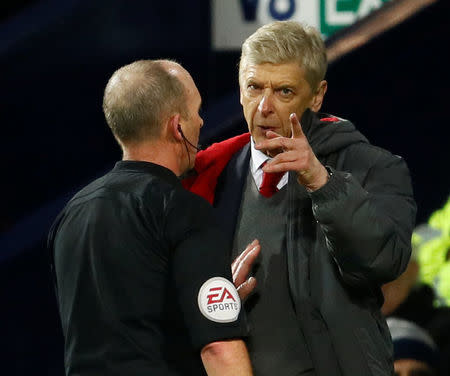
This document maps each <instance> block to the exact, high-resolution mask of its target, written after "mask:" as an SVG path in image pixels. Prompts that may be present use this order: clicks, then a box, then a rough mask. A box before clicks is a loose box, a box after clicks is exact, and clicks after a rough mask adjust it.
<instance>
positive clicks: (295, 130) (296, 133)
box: [289, 112, 305, 138]
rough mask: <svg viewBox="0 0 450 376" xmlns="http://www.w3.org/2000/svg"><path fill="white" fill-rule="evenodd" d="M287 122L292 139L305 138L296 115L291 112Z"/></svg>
mask: <svg viewBox="0 0 450 376" xmlns="http://www.w3.org/2000/svg"><path fill="white" fill-rule="evenodd" d="M289 120H290V122H291V134H292V138H301V137H305V134H304V133H303V129H302V125H301V124H300V121H299V120H298V117H297V114H296V113H295V112H293V113H292V114H290V115H289Z"/></svg>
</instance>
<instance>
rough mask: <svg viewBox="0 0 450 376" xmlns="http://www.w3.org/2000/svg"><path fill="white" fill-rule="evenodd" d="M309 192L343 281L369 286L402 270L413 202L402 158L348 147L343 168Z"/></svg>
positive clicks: (412, 220)
mask: <svg viewBox="0 0 450 376" xmlns="http://www.w3.org/2000/svg"><path fill="white" fill-rule="evenodd" d="M310 196H311V199H312V203H313V214H314V216H315V218H316V220H317V221H318V223H319V225H320V226H321V228H322V230H323V233H324V234H325V237H326V243H327V247H328V249H329V251H330V252H331V254H332V256H333V257H334V259H335V261H336V263H337V265H338V267H339V270H340V273H341V275H342V278H343V280H344V282H345V283H347V284H349V285H351V286H353V287H356V288H369V289H370V288H372V287H374V286H379V285H381V284H383V283H386V282H388V281H391V280H393V279H395V278H397V277H398V276H399V275H400V274H401V273H402V272H403V270H404V269H405V268H406V265H407V263H408V261H409V258H410V254H411V234H412V231H413V228H414V223H415V215H416V205H415V202H414V199H413V192H412V187H411V179H410V175H409V171H408V168H407V166H406V163H405V161H404V160H403V159H402V158H400V157H399V156H395V155H392V154H391V153H389V152H387V151H385V150H383V149H380V148H377V147H374V146H371V145H367V144H357V145H353V146H352V147H350V148H349V150H347V151H346V154H345V158H344V162H343V164H342V168H341V169H340V170H338V171H333V172H332V176H331V178H330V180H329V181H328V183H327V184H326V185H325V186H323V187H322V188H321V189H319V190H317V191H315V192H312V193H311V195H310Z"/></svg>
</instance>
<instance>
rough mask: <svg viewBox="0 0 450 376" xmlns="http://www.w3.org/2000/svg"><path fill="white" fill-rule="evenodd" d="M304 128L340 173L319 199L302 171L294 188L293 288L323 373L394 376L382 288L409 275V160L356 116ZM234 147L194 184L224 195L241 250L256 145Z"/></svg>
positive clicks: (224, 211)
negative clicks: (302, 180) (359, 124)
mask: <svg viewBox="0 0 450 376" xmlns="http://www.w3.org/2000/svg"><path fill="white" fill-rule="evenodd" d="M301 124H302V129H303V131H304V133H305V134H306V136H307V138H308V140H309V143H310V145H311V147H312V149H313V151H314V152H315V154H316V156H317V157H318V159H319V160H320V161H321V162H322V163H323V164H324V165H326V166H329V167H330V171H331V177H330V180H329V181H328V183H327V184H326V185H325V186H323V187H322V188H320V189H319V190H317V191H315V192H312V193H308V192H307V191H306V189H304V188H303V187H301V189H300V190H298V189H293V187H294V185H296V184H298V183H297V182H296V176H295V173H294V172H290V174H291V176H290V177H289V183H288V200H289V207H290V210H289V214H288V224H287V228H286V234H287V257H288V273H289V285H290V289H291V295H292V297H293V300H294V305H295V310H296V314H297V317H298V322H299V325H300V326H301V328H302V330H303V332H304V333H305V337H306V340H307V344H308V347H309V350H310V352H311V356H312V359H313V363H314V367H315V369H316V373H317V375H320V376H332V375H342V376H370V375H372V376H381V375H383V376H385V375H391V374H392V373H393V367H392V344H391V339H390V335H389V331H388V328H387V325H386V322H385V320H384V318H383V317H382V316H381V313H380V310H379V308H380V306H381V304H382V299H383V298H382V295H381V291H380V286H381V285H382V284H384V283H386V282H388V281H391V280H393V279H395V278H396V277H397V276H398V275H400V274H401V273H402V271H403V270H404V269H405V267H406V265H407V263H408V260H409V257H410V251H411V249H410V239H411V233H412V230H413V227H414V221H415V213H416V206H415V203H414V200H413V196H412V188H411V181H410V175H409V171H408V168H407V166H406V164H405V162H404V160H403V159H402V158H400V157H399V156H396V155H392V154H391V153H389V152H388V151H386V150H383V149H381V148H378V147H375V146H372V145H370V144H369V143H368V141H367V139H366V138H365V137H364V136H363V135H361V133H359V132H358V131H356V129H355V127H354V126H353V124H351V123H350V122H348V121H346V120H343V119H339V118H335V117H331V116H330V115H326V114H316V113H312V112H309V111H308V112H307V113H305V115H304V116H303V117H302V120H301ZM236 140H237V142H241V143H242V142H243V141H242V140H245V138H244V136H241V137H240V138H239V137H238V138H236ZM228 143H229V144H228V145H227V147H226V150H224V152H223V155H224V156H225V157H224V158H225V159H227V158H228V159H229V158H230V154H232V155H231V159H229V162H228V164H227V165H226V166H225V168H224V169H223V170H222V169H221V168H219V170H220V171H215V170H214V169H215V167H214V166H215V165H214V163H213V162H212V160H214V159H215V160H216V161H218V162H219V164H220V163H222V164H223V158H222V157H221V153H220V152H218V150H219V151H220V144H217V145H213V150H214V153H213V154H214V157H213V158H212V159H211V160H209V161H208V163H207V164H203V166H202V168H203V169H202V168H198V169H197V173H198V179H197V180H195V179H193V180H190V181H189V182H188V184H187V185H188V186H190V187H191V189H192V190H193V191H194V192H195V191H196V192H197V193H198V192H202V193H203V195H205V192H206V191H208V190H211V189H212V190H213V191H214V195H213V196H212V197H213V205H214V207H215V208H216V209H217V213H218V214H219V216H220V217H221V218H222V221H223V229H224V231H225V232H226V233H227V234H228V237H229V239H230V248H231V244H232V239H233V236H234V231H235V226H236V220H237V217H238V213H239V207H240V203H241V198H242V189H243V186H244V182H245V178H246V176H247V174H248V169H249V160H250V147H249V144H248V143H247V144H246V145H245V146H244V147H242V148H240V149H239V150H238V151H237V152H235V153H234V154H233V153H230V152H229V149H230V148H231V149H232V148H233V146H232V142H230V141H228ZM218 145H219V146H218ZM214 148H215V149H214ZM198 158H199V164H200V165H201V164H202V161H205V160H208V149H207V150H206V151H204V152H201V153H199V155H198ZM202 176H207V177H208V179H207V181H205V180H204V179H203V181H202ZM215 176H216V177H215ZM216 178H217V182H216V181H214V179H216ZM196 182H197V183H198V184H199V185H201V188H200V187H199V185H197V186H196ZM199 182H200V183H199ZM299 191H300V193H299ZM275 322H276V321H275Z"/></svg>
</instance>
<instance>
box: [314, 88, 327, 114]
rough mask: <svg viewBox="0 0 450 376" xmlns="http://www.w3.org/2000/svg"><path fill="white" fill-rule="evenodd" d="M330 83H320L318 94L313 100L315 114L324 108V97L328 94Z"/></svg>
mask: <svg viewBox="0 0 450 376" xmlns="http://www.w3.org/2000/svg"><path fill="white" fill-rule="evenodd" d="M327 88H328V83H327V81H325V80H323V81H320V84H319V88H318V89H317V91H316V93H315V94H314V96H313V98H312V100H311V107H310V108H311V110H312V111H314V112H318V111H319V110H320V108H321V107H322V103H323V97H324V96H325V93H326V92H327Z"/></svg>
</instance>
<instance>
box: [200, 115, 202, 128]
mask: <svg viewBox="0 0 450 376" xmlns="http://www.w3.org/2000/svg"><path fill="white" fill-rule="evenodd" d="M201 127H203V118H202V117H201V116H200V128H201Z"/></svg>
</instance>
